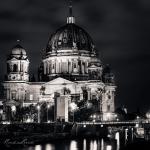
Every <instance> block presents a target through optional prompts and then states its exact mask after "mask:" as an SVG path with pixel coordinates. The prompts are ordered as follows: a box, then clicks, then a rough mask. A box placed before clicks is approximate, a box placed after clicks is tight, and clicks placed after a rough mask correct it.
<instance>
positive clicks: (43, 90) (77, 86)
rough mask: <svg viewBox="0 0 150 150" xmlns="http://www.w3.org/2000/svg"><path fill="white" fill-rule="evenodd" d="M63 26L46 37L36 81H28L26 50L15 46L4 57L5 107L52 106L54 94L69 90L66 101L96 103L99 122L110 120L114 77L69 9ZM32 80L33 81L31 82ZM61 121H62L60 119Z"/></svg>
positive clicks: (28, 62) (64, 111) (113, 95)
mask: <svg viewBox="0 0 150 150" xmlns="http://www.w3.org/2000/svg"><path fill="white" fill-rule="evenodd" d="M69 9H70V15H69V17H67V24H66V25H64V26H62V27H60V28H59V29H57V30H56V31H55V32H54V33H53V34H52V35H51V36H50V38H49V40H48V43H47V46H46V49H45V52H44V53H43V58H42V62H41V63H40V67H39V68H38V81H36V82H35V81H34V80H32V81H31V80H29V78H31V77H30V75H29V64H30V61H29V59H28V56H27V53H26V50H25V49H24V48H23V47H22V46H21V45H20V44H19V43H18V44H17V45H16V46H15V47H13V48H12V50H11V53H10V54H9V56H8V57H7V75H6V77H5V81H4V82H3V86H4V96H5V100H6V101H5V106H6V108H8V109H9V107H12V106H17V105H20V106H21V107H25V106H29V105H31V104H33V105H36V104H37V103H41V102H50V103H53V104H54V93H55V92H57V93H60V94H62V91H63V90H64V89H67V90H69V94H70V98H71V100H70V101H74V102H75V101H82V100H83V99H84V100H86V101H91V100H99V106H98V108H99V111H100V113H101V114H102V118H103V120H108V119H110V118H113V117H112V116H113V113H114V109H115V104H114V97H115V89H116V86H115V84H114V75H113V74H112V73H111V71H110V69H109V67H108V66H104V65H103V64H102V62H101V60H100V59H99V58H98V57H97V52H96V48H95V45H94V43H93V40H92V38H91V37H90V35H89V34H88V33H87V32H86V31H85V30H84V29H82V28H81V27H79V26H78V25H76V23H75V18H74V17H73V16H72V6H70V7H69ZM33 81H34V82H33ZM63 98H64V97H63V96H61V97H60V100H57V103H58V101H59V102H60V103H59V104H58V105H57V109H59V108H58V107H59V106H60V107H61V108H62V107H63V104H65V103H66V105H64V107H65V108H64V109H63V108H62V111H63V112H61V111H58V113H57V115H58V116H57V117H61V116H60V114H61V113H62V114H63V113H66V106H67V107H68V103H67V102H66V98H64V101H65V102H64V103H61V101H63ZM64 119H65V118H64Z"/></svg>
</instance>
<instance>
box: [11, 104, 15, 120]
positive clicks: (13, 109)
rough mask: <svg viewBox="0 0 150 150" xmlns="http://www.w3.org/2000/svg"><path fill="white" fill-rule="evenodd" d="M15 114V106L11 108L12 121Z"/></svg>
mask: <svg viewBox="0 0 150 150" xmlns="http://www.w3.org/2000/svg"><path fill="white" fill-rule="evenodd" d="M15 112H16V106H14V105H13V106H11V115H12V119H14V114H15Z"/></svg>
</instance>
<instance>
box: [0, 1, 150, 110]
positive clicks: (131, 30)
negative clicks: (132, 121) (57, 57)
mask: <svg viewBox="0 0 150 150" xmlns="http://www.w3.org/2000/svg"><path fill="white" fill-rule="evenodd" d="M73 4H74V7H73V8H74V15H75V16H76V22H77V24H78V25H80V26H81V27H83V28H84V29H85V30H86V31H88V32H89V34H90V35H91V36H92V38H93V40H94V42H95V44H96V47H97V51H98V53H99V57H100V59H101V60H102V61H103V63H105V64H110V65H111V66H112V68H113V71H114V73H115V75H116V83H117V86H118V88H117V97H116V100H117V105H118V106H119V105H123V104H125V105H127V107H129V108H130V110H132V109H136V108H137V107H139V106H140V107H141V108H142V109H149V105H150V102H149V83H150V79H149V77H150V71H149V69H148V68H149V65H150V59H149V58H150V51H149V48H150V42H149V41H150V36H149V35H150V28H149V27H150V19H149V16H150V1H149V0H122V1H121V0H114V1H111V0H105V1H100V0H93V1H88V2H87V1H86V0H82V1H81V0H75V1H74V2H73ZM67 14H68V10H67V1H66V0H64V1H60V0H55V1H52V0H44V1H41V0H21V1H20V0H1V5H0V24H1V26H0V52H1V56H0V61H1V64H2V65H1V66H0V72H1V73H0V78H1V80H2V77H3V76H4V72H5V71H6V65H5V58H6V57H5V56H6V55H7V54H8V53H9V52H10V50H11V48H12V47H13V46H14V45H15V41H16V40H17V39H21V41H22V45H23V46H24V47H25V48H26V49H27V52H28V55H29V58H30V62H31V73H33V72H36V70H37V66H38V65H39V62H40V60H41V50H42V49H43V48H45V47H46V44H47V41H48V38H49V36H50V34H51V33H53V32H54V31H55V30H56V29H57V28H59V27H60V26H62V25H63V24H65V22H66V16H67Z"/></svg>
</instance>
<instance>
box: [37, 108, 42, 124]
mask: <svg viewBox="0 0 150 150" xmlns="http://www.w3.org/2000/svg"><path fill="white" fill-rule="evenodd" d="M40 109H41V107H40V105H37V110H38V123H40Z"/></svg>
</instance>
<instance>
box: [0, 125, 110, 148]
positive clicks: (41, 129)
mask: <svg viewBox="0 0 150 150" xmlns="http://www.w3.org/2000/svg"><path fill="white" fill-rule="evenodd" d="M107 134H108V130H107V128H106V127H101V128H99V127H97V126H91V125H90V126H77V125H76V124H74V123H51V124H48V123H43V124H37V123H36V124H34V123H30V124H8V125H2V124H1V125H0V144H1V145H3V144H4V145H5V144H6V145H21V144H22V145H34V144H39V143H45V142H49V141H55V140H62V139H79V138H85V137H86V138H106V137H107Z"/></svg>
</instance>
